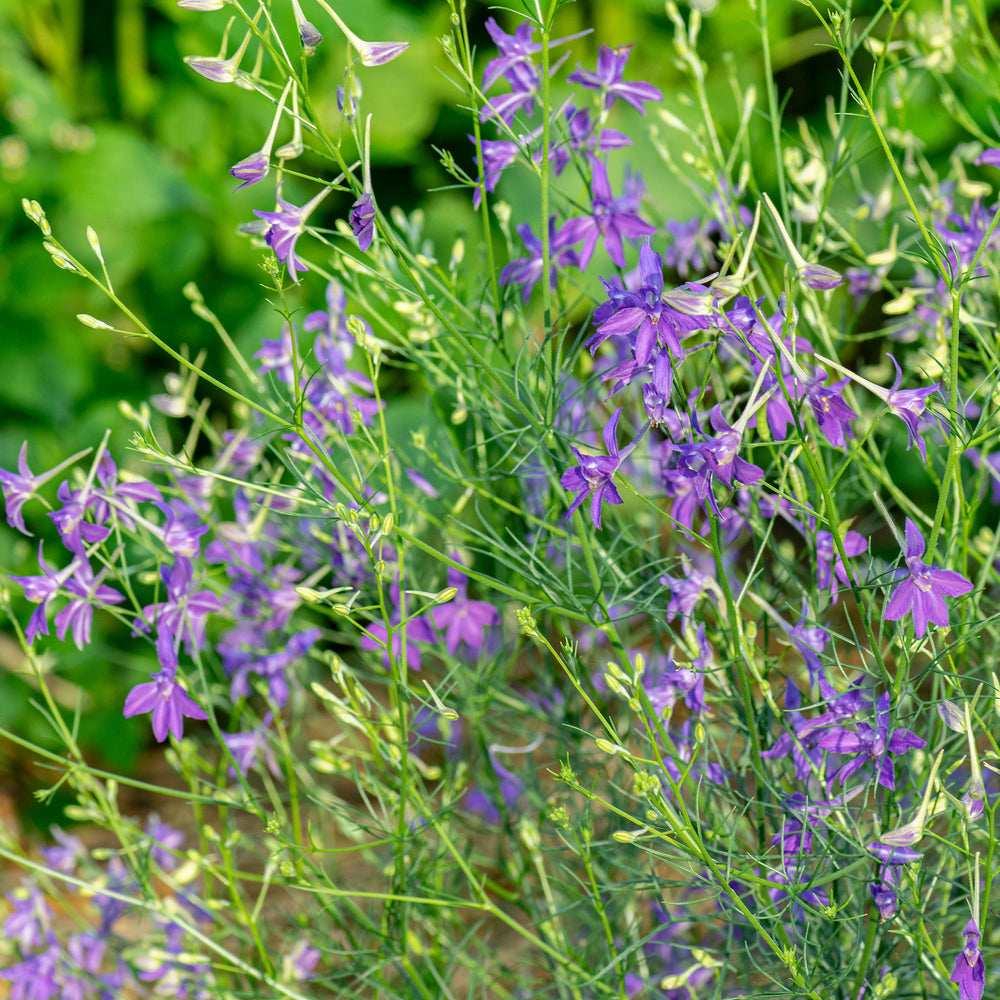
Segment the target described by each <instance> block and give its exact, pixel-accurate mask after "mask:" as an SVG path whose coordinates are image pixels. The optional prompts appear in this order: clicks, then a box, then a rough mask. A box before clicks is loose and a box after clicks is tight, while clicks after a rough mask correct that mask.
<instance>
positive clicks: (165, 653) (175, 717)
mask: <svg viewBox="0 0 1000 1000" xmlns="http://www.w3.org/2000/svg"><path fill="white" fill-rule="evenodd" d="M156 651H157V654H158V656H159V658H160V664H161V667H162V669H161V670H159V671H158V672H157V673H155V674H152V675H151V676H152V680H150V681H147V682H146V683H145V684H137V685H136V686H135V687H134V688H132V690H131V691H129V693H128V695H127V697H126V698H125V707H124V709H123V710H122V715H124V716H125V718H126V719H129V718H131V717H132V716H133V715H144V714H145V713H146V712H152V713H153V735H154V736H155V737H156V739H157V742H159V743H162V742H163V741H164V740H165V739H166V738H167V733H168V732H169V733H170V734H171V735H172V736H173V737H174V738H175V739H178V740H179V739H180V738H181V737H182V736H183V735H184V719H185V718H188V719H207V718H208V716H207V715H206V714H205V712H204V710H203V709H202V708H201V707H200V706H199V705H198V703H197V702H195V701H194V700H193V699H192V698H191V697H190V696H189V695H188V694H187V692H186V691H185V690H184V688H182V687H181V686H180V684H178V683H177V653H176V651H175V650H174V645H173V639H172V637H171V635H170V633H169V632H167V631H163V632H161V633H160V634H159V636H158V637H157V641H156Z"/></svg>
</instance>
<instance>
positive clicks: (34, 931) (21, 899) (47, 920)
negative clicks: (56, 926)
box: [3, 879, 52, 952]
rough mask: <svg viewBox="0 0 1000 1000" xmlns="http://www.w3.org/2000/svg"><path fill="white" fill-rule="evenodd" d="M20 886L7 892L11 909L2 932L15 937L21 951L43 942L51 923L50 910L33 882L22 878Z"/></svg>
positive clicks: (40, 944) (39, 946) (35, 946)
mask: <svg viewBox="0 0 1000 1000" xmlns="http://www.w3.org/2000/svg"><path fill="white" fill-rule="evenodd" d="M22 886H23V888H21V889H14V890H12V891H11V892H8V893H7V902H8V903H10V904H11V906H12V907H13V911H12V912H11V913H10V915H9V916H8V917H7V919H6V920H5V921H4V922H3V933H4V935H5V936H6V937H8V938H15V939H16V940H17V943H18V947H19V948H20V949H21V951H22V952H27V951H32V950H33V949H35V948H41V946H42V945H43V944H44V943H45V940H46V938H47V937H48V935H49V928H50V927H51V925H52V910H51V909H50V908H49V904H48V903H46V902H45V897H44V896H43V895H42V894H41V893H40V892H39V891H38V888H37V887H36V886H35V885H34V884H33V883H31V882H29V881H28V880H27V879H23V880H22Z"/></svg>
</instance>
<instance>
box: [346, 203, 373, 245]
mask: <svg viewBox="0 0 1000 1000" xmlns="http://www.w3.org/2000/svg"><path fill="white" fill-rule="evenodd" d="M347 221H348V223H349V224H350V227H351V230H352V231H353V233H354V235H355V236H357V238H358V247H359V249H360V250H361V251H362V253H364V251H366V250H367V249H368V248H369V247H370V246H371V245H372V240H373V239H374V238H375V201H374V199H373V198H372V196H371V194H370V193H369V192H367V191H366V192H365V193H364V194H363V195H361V197H360V198H358V200H357V201H356V202H355V203H354V204H353V205H352V206H351V212H350V215H349V216H348V218H347Z"/></svg>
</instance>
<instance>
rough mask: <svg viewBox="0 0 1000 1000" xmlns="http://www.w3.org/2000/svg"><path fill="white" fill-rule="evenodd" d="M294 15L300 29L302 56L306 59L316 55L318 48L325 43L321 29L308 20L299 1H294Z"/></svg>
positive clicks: (296, 24)
mask: <svg viewBox="0 0 1000 1000" xmlns="http://www.w3.org/2000/svg"><path fill="white" fill-rule="evenodd" d="M292 13H293V14H294V15H295V26H296V27H297V28H298V29H299V41H300V42H302V54H303V55H304V56H306V57H308V56H312V55H315V54H316V49H317V47H318V46H319V45H320V44H321V43H322V41H323V36H322V35H321V34H320V33H319V29H318V28H317V27H316V25H315V24H312V23H311V22H309V21H307V20H306V17H305V14H303V13H302V7H301V5H300V4H299V0H292Z"/></svg>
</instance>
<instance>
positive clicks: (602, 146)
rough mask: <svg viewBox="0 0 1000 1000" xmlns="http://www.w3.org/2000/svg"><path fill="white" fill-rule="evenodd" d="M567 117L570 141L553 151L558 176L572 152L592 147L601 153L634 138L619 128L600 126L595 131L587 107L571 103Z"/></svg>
mask: <svg viewBox="0 0 1000 1000" xmlns="http://www.w3.org/2000/svg"><path fill="white" fill-rule="evenodd" d="M565 117H566V131H567V138H568V143H566V144H560V145H558V146H556V147H555V148H553V149H552V152H551V162H552V169H553V170H554V171H555V173H556V175H557V176H558V175H559V174H561V173H562V172H563V170H564V169H565V168H566V164H568V163H569V161H570V156H571V154H572V153H581V152H583V151H584V150H585V149H592V150H593V151H594V152H595V153H598V154H600V153H606V152H608V151H609V150H611V149H623V148H624V147H625V146H631V145H632V140H631V139H630V138H629V137H628V136H627V135H624V134H623V133H621V132H619V131H618V130H617V129H613V128H606V127H599V128H597V129H596V131H595V128H594V123H593V122H592V121H591V118H590V112H589V111H588V110H587V109H586V108H576V107H574V106H573V105H572V104H570V105H569V106H568V107H567V108H566V111H565Z"/></svg>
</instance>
